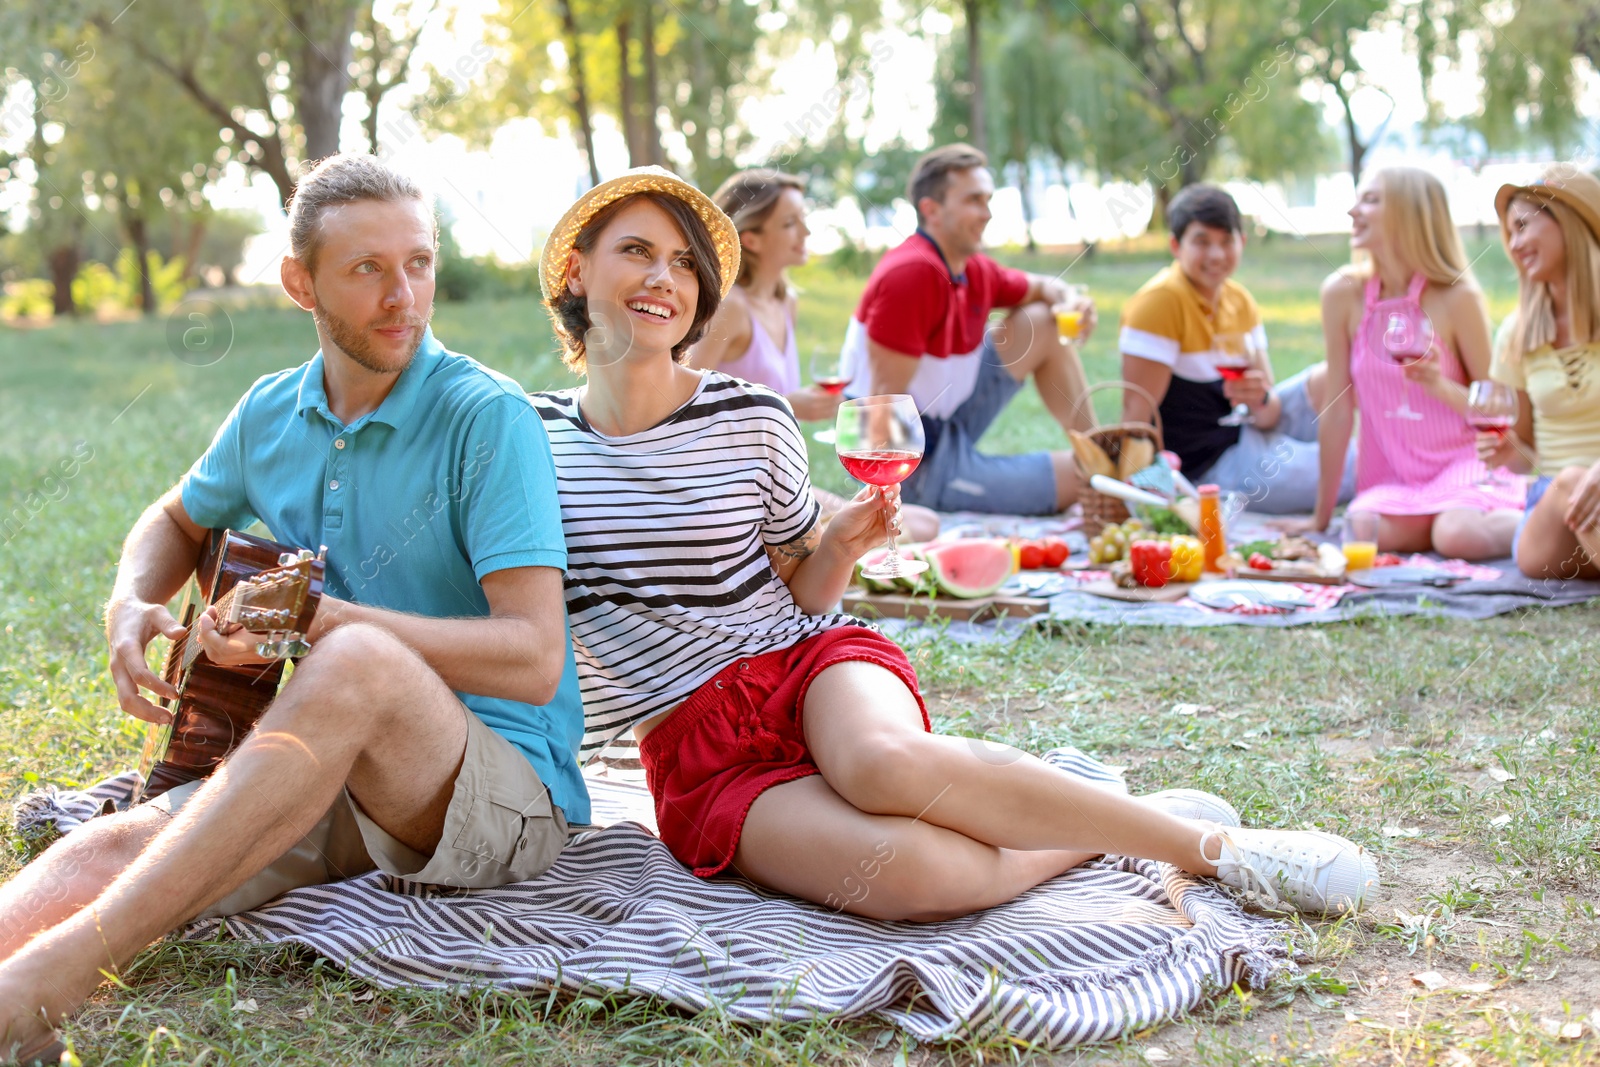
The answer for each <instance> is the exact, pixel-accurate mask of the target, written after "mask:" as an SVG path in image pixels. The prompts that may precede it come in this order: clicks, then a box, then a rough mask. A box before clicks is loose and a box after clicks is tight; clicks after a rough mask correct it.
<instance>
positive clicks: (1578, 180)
mask: <svg viewBox="0 0 1600 1067" xmlns="http://www.w3.org/2000/svg"><path fill="white" fill-rule="evenodd" d="M1519 194H1520V195H1527V196H1529V197H1532V198H1533V199H1535V200H1542V201H1546V202H1548V201H1551V200H1559V201H1561V202H1562V203H1563V204H1565V205H1566V206H1567V207H1570V208H1571V209H1572V210H1573V211H1575V212H1577V213H1578V217H1579V218H1580V219H1582V220H1583V224H1584V225H1585V226H1587V227H1589V232H1590V233H1592V234H1594V236H1595V240H1597V241H1600V178H1596V177H1595V176H1594V175H1593V174H1589V173H1587V172H1585V171H1581V170H1579V169H1578V168H1577V167H1575V166H1573V165H1572V164H1571V163H1557V164H1555V165H1554V166H1551V167H1547V168H1546V169H1545V172H1544V173H1543V174H1541V175H1539V178H1538V180H1537V181H1535V182H1534V183H1533V184H1531V185H1502V186H1501V187H1500V191H1499V192H1498V193H1496V194H1495V197H1494V209H1495V211H1496V212H1497V213H1498V214H1499V215H1500V223H1501V225H1505V221H1506V210H1507V209H1508V208H1509V207H1510V206H1511V198H1512V197H1514V196H1517V195H1519Z"/></svg>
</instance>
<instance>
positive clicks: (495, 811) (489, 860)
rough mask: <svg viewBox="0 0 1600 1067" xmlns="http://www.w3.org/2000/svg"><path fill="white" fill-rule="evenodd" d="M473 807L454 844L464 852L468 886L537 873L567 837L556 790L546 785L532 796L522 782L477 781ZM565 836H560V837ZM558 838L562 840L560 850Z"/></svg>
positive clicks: (551, 860)
mask: <svg viewBox="0 0 1600 1067" xmlns="http://www.w3.org/2000/svg"><path fill="white" fill-rule="evenodd" d="M470 796H471V799H472V806H471V808H470V809H469V810H468V811H467V814H466V818H465V819H463V820H462V823H461V828H460V829H459V830H458V831H457V832H456V835H455V837H454V838H453V839H452V841H451V844H452V846H453V847H454V848H455V850H456V851H457V852H458V853H460V856H461V866H462V872H461V873H462V875H463V877H464V879H465V881H464V884H466V885H469V886H491V885H503V884H504V883H506V882H508V881H520V880H523V879H526V878H531V877H534V876H535V875H536V874H538V873H539V872H541V871H543V870H544V869H545V868H546V867H548V866H549V865H550V864H551V862H553V861H554V859H555V853H556V852H559V851H560V848H559V842H561V841H565V839H566V834H565V832H564V829H563V828H562V827H560V826H558V824H557V820H556V818H555V811H554V809H553V808H552V807H551V804H550V794H549V792H548V791H547V790H546V789H545V788H544V786H543V785H542V784H541V785H539V786H538V792H537V793H536V794H532V795H530V794H529V792H527V791H526V790H524V789H520V788H518V784H517V783H502V782H495V781H489V782H481V781H480V782H477V783H474V788H473V789H472V791H471V793H470ZM558 839H559V840H558ZM552 841H557V842H558V843H557V845H556V847H555V848H554V849H552V847H551V843H552Z"/></svg>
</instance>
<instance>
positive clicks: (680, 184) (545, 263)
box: [539, 167, 739, 299]
mask: <svg viewBox="0 0 1600 1067" xmlns="http://www.w3.org/2000/svg"><path fill="white" fill-rule="evenodd" d="M634 193H665V194H667V195H668V196H673V197H677V198H678V199H679V200H682V201H683V202H684V203H685V204H688V205H689V206H690V207H692V208H694V212H695V214H697V215H699V216H700V219H701V221H702V222H704V223H705V224H706V229H707V230H709V231H710V233H711V247H713V248H715V249H716V250H717V261H718V264H719V266H720V268H721V271H722V295H723V296H727V295H728V290H729V289H732V288H733V283H734V282H735V281H736V280H737V279H738V277H739V231H738V230H736V229H734V227H733V220H732V219H730V218H728V216H727V215H726V214H725V213H724V212H723V210H722V209H721V208H719V207H718V206H717V205H716V204H714V203H712V201H711V198H710V197H709V196H707V195H706V194H705V193H702V192H701V191H700V190H698V189H696V188H695V187H694V186H692V185H690V184H689V183H688V182H686V181H684V180H683V179H682V178H680V177H678V176H677V175H676V174H674V173H672V172H671V171H669V170H664V169H663V168H661V167H635V168H634V169H633V170H630V171H628V172H627V173H625V174H622V175H620V176H618V177H616V178H612V179H611V180H610V181H606V182H601V183H600V184H599V185H597V186H595V187H594V188H593V189H590V190H589V191H588V192H587V193H584V194H583V195H582V196H580V197H578V201H577V203H575V204H573V205H572V206H571V207H569V208H567V213H566V214H565V215H562V216H561V221H560V222H558V223H556V228H555V229H553V230H551V231H550V237H549V239H548V240H546V241H545V243H544V252H543V254H542V255H540V257H539V280H540V282H541V283H542V284H543V285H544V295H545V298H546V299H554V298H555V297H557V296H559V295H561V293H562V292H564V291H565V290H566V288H567V260H568V259H570V258H571V256H572V242H573V241H575V240H576V239H577V237H578V231H580V230H582V229H583V228H584V227H585V226H586V225H588V223H589V220H590V219H592V218H594V217H595V215H596V214H598V213H599V211H600V210H601V209H602V208H604V207H605V206H606V205H607V204H611V203H614V202H615V201H618V200H621V199H622V198H623V197H625V196H631V195H632V194H634Z"/></svg>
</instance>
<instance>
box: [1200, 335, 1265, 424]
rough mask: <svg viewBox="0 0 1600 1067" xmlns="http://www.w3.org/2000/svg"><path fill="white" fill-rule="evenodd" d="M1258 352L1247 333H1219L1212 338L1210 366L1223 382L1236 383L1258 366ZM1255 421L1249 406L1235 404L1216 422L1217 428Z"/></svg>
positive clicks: (1252, 339)
mask: <svg viewBox="0 0 1600 1067" xmlns="http://www.w3.org/2000/svg"><path fill="white" fill-rule="evenodd" d="M1258 357H1259V352H1258V351H1257V348H1256V342H1255V339H1254V338H1253V337H1251V336H1250V335H1249V334H1247V333H1219V334H1217V335H1215V336H1214V337H1213V338H1212V350H1211V365H1212V366H1214V367H1215V368H1216V369H1217V373H1218V374H1220V375H1222V380H1223V381H1225V382H1236V381H1238V380H1239V379H1240V378H1243V377H1244V375H1245V372H1246V371H1248V370H1253V369H1255V368H1256V367H1257V366H1258V365H1259V360H1258ZM1254 421H1255V416H1253V415H1251V414H1250V405H1249V404H1235V405H1233V410H1232V411H1230V412H1228V413H1227V414H1226V415H1224V416H1222V418H1220V419H1218V420H1217V425H1218V426H1244V425H1246V424H1247V423H1252V422H1254Z"/></svg>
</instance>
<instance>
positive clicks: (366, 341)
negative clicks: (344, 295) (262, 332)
mask: <svg viewBox="0 0 1600 1067" xmlns="http://www.w3.org/2000/svg"><path fill="white" fill-rule="evenodd" d="M311 317H312V319H314V320H315V321H316V323H317V325H318V326H320V327H322V329H323V330H324V331H325V332H326V333H327V335H328V337H330V338H331V339H332V340H333V343H334V344H335V345H337V346H338V347H339V350H340V351H341V352H343V353H344V354H345V355H347V356H349V357H350V358H351V359H353V360H355V362H356V364H357V365H358V366H361V367H364V368H366V369H367V370H369V371H372V372H373V373H374V374H399V373H401V372H403V371H404V370H405V369H406V368H407V367H409V366H411V361H412V360H413V359H415V358H416V355H417V349H418V348H421V347H422V332H423V330H424V329H426V328H427V325H428V320H429V319H430V318H431V317H432V309H429V314H428V315H427V316H422V315H409V314H408V315H401V316H399V317H397V318H395V319H393V320H387V321H384V322H375V323H372V324H371V325H370V326H368V327H366V328H365V329H363V328H362V327H360V326H357V325H356V324H355V323H353V322H351V321H350V320H349V319H342V318H340V317H339V316H337V315H335V314H333V313H332V312H330V311H328V310H327V308H325V307H323V305H322V302H321V301H318V302H317V305H316V307H314V308H312V309H311ZM391 326H415V327H417V333H416V338H415V340H413V341H412V342H411V350H410V351H409V352H407V353H406V354H405V358H404V359H402V360H401V361H400V362H399V364H398V365H391V364H388V363H385V362H384V361H383V357H381V356H380V355H379V354H378V352H377V350H376V349H375V348H374V346H373V344H372V341H371V335H370V334H369V333H368V332H367V331H368V330H375V329H383V328H386V327H391Z"/></svg>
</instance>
